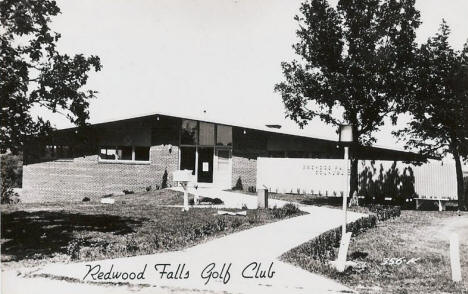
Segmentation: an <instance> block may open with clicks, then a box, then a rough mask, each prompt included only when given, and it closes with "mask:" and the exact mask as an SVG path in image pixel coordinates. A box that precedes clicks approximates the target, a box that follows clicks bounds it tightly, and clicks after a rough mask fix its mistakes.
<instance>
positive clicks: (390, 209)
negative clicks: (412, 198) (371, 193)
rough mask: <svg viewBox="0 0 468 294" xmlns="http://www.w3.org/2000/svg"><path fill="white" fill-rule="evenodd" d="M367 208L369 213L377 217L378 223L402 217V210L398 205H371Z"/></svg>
mask: <svg viewBox="0 0 468 294" xmlns="http://www.w3.org/2000/svg"><path fill="white" fill-rule="evenodd" d="M367 207H368V208H369V211H370V212H371V213H372V214H374V215H375V216H376V217H377V220H378V221H385V220H388V219H390V218H395V217H399V216H400V215H401V208H400V206H396V205H380V204H371V205H368V206H367Z"/></svg>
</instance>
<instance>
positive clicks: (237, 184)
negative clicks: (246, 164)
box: [232, 177, 244, 190]
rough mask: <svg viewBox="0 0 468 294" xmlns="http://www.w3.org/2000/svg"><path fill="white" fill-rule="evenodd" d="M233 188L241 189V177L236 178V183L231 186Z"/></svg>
mask: <svg viewBox="0 0 468 294" xmlns="http://www.w3.org/2000/svg"><path fill="white" fill-rule="evenodd" d="M232 189H233V190H243V189H244V187H243V186H242V180H241V177H239V178H238V179H237V182H236V185H235V186H234V187H233V188H232Z"/></svg>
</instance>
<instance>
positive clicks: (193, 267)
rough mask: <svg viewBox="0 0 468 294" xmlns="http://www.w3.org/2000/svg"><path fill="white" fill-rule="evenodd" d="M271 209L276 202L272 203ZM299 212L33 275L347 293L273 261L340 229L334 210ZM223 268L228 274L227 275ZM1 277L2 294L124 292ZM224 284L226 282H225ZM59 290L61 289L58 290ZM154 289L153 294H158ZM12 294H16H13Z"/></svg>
mask: <svg viewBox="0 0 468 294" xmlns="http://www.w3.org/2000/svg"><path fill="white" fill-rule="evenodd" d="M207 191H208V192H207V193H204V194H201V193H200V195H201V196H207V197H212V196H214V195H215V193H216V197H218V198H221V199H222V200H223V201H225V204H226V202H227V201H232V203H242V204H244V203H245V204H247V205H248V206H250V205H253V201H255V205H256V198H255V197H252V196H248V195H242V194H239V193H233V192H226V191H218V192H216V191H214V190H211V189H208V190H207ZM230 194H236V195H230ZM234 196H236V197H239V199H234V200H228V198H226V197H234ZM273 203H276V202H275V201H272V204H273ZM279 204H284V203H281V202H278V203H276V205H278V206H279ZM273 205H274V204H273ZM301 209H302V210H304V211H307V212H309V214H307V215H304V216H299V217H294V218H291V219H287V220H284V221H278V222H275V223H271V224H267V225H263V226H259V227H255V228H252V229H249V230H245V231H241V232H238V233H234V234H231V235H227V236H225V237H221V238H218V239H215V240H212V241H209V242H206V243H203V244H199V245H197V246H194V247H191V248H187V249H185V250H182V251H176V252H167V253H160V254H153V255H146V256H135V257H127V258H119V259H111V260H102V261H95V262H81V263H75V264H65V265H64V264H52V265H48V266H46V267H44V268H42V269H39V270H38V271H37V272H35V274H41V275H47V276H55V277H66V278H69V279H75V280H76V281H83V278H84V277H85V276H86V274H87V272H88V271H89V269H90V268H91V267H92V266H95V265H99V266H100V268H101V271H102V272H109V270H110V268H111V267H112V269H113V271H126V272H132V271H135V272H141V271H142V269H143V268H144V267H145V265H146V271H145V274H144V280H123V279H114V280H112V282H129V283H130V285H138V284H140V285H144V287H137V288H135V287H132V288H129V289H128V290H129V291H130V290H131V291H132V292H135V291H136V292H140V293H146V291H150V290H148V289H152V290H151V291H152V292H151V293H167V292H165V291H167V290H168V289H171V291H172V292H171V293H191V292H202V293H203V291H214V292H215V293H222V292H224V293H226V292H227V293H343V292H352V291H351V290H350V289H348V288H347V287H345V286H343V285H341V284H339V283H337V282H335V281H332V280H329V279H327V278H324V277H322V276H319V275H316V274H313V273H310V272H307V271H304V270H302V269H300V268H298V267H295V266H292V265H289V264H286V263H283V262H280V261H279V260H278V257H279V256H280V255H281V254H282V253H284V252H286V251H288V250H289V249H291V248H294V247H296V246H298V245H300V244H302V243H304V242H306V241H308V240H310V239H312V238H314V237H315V236H317V235H319V234H320V233H323V232H325V231H327V230H329V229H331V228H334V227H338V226H339V225H340V224H341V221H342V213H341V211H339V210H335V209H329V208H323V207H312V206H301ZM362 216H363V215H361V214H357V213H349V218H348V221H350V222H351V221H354V220H356V219H358V218H360V217H362ZM156 264H170V265H167V266H166V271H167V272H169V271H173V272H176V269H177V267H178V265H179V264H180V266H179V269H180V268H181V266H182V265H184V264H185V267H184V270H185V271H177V273H176V276H177V275H178V277H182V276H185V275H186V272H187V271H188V272H189V274H188V275H189V278H187V279H183V278H180V279H174V278H173V279H169V278H168V274H166V275H165V277H164V276H163V277H161V271H162V269H163V266H162V265H160V266H158V267H157V268H155V265H156ZM223 265H224V270H223ZM229 266H230V267H229ZM228 267H229V270H228V271H226V269H227V268H228ZM181 272H182V273H181ZM273 272H274V273H273ZM23 273H24V272H23ZM92 273H94V271H93V272H92ZM2 275H4V277H5V276H6V277H8V278H7V282H6V283H4V284H3V287H6V289H7V290H8V291H4V292H3V293H25V291H27V289H25V288H24V287H27V285H28V283H29V285H31V286H32V284H31V283H32V281H35V280H37V281H38V283H39V282H41V283H44V285H45V284H50V285H52V284H56V286H57V287H60V289H61V290H60V292H63V293H72V291H68V288H70V289H71V288H73V289H75V288H81V287H85V288H86V292H87V293H105V292H106V291H109V292H112V293H120V291H122V289H123V288H122V287H120V288H119V290H118V291H117V292H116V291H115V288H116V287H115V286H112V287H109V286H106V287H100V286H96V285H94V284H93V285H90V284H82V283H80V284H77V283H68V282H63V281H53V282H51V280H49V279H43V278H42V279H38V278H33V279H24V278H21V277H16V276H14V274H13V273H11V272H10V273H7V272H5V273H2ZM96 276H97V275H95V277H96ZM243 276H244V277H243ZM208 278H210V279H208ZM226 279H228V281H227V282H226ZM26 280H27V281H26ZM84 281H86V282H97V283H99V282H102V281H97V280H96V281H93V279H92V276H90V275H88V276H86V279H84ZM107 282H109V281H107ZM54 287H55V286H54ZM62 287H65V288H63V289H62ZM125 287H128V286H125ZM155 287H156V288H157V289H158V290H157V291H156V290H155ZM166 287H169V288H166ZM16 289H17V290H18V292H15V291H14V290H16ZM38 289H39V288H35V290H36V291H34V293H50V291H42V288H41V291H40V292H39V291H37V290H38ZM49 289H50V287H49ZM19 290H21V291H19ZM64 290H66V291H64ZM83 290H84V288H83ZM52 292H54V291H52ZM148 293H149V292H148Z"/></svg>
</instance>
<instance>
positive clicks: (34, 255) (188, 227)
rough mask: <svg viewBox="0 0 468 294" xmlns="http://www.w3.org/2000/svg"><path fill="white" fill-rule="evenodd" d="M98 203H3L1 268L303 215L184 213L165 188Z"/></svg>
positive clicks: (182, 244)
mask: <svg viewBox="0 0 468 294" xmlns="http://www.w3.org/2000/svg"><path fill="white" fill-rule="evenodd" d="M113 198H115V199H116V203H115V204H112V205H109V204H101V203H99V202H77V203H45V204H18V205H2V206H1V207H0V208H1V210H2V214H1V239H0V243H1V254H2V255H1V258H2V265H3V266H4V267H16V266H36V265H39V264H44V263H50V262H54V261H60V262H68V261H72V260H98V259H105V258H116V257H123V256H134V255H142V254H152V253H157V252H163V251H172V250H178V249H182V248H186V247H189V246H193V245H196V244H199V243H201V242H204V241H206V240H210V239H212V238H216V237H220V236H222V235H225V234H229V233H232V232H236V231H240V230H244V229H247V228H251V227H254V226H259V225H263V224H266V223H270V222H274V221H277V220H279V219H281V218H286V217H292V216H297V215H300V214H302V212H297V211H296V212H295V211H292V210H289V211H288V212H286V213H283V212H279V211H278V210H249V211H248V212H247V216H246V217H244V216H222V215H217V211H216V209H212V208H192V209H190V210H189V211H188V212H182V211H181V209H180V208H178V207H162V206H161V205H180V204H182V196H181V193H179V192H174V191H169V190H159V191H150V192H146V193H138V194H129V195H123V196H118V197H113Z"/></svg>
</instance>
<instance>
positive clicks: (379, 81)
mask: <svg viewBox="0 0 468 294" xmlns="http://www.w3.org/2000/svg"><path fill="white" fill-rule="evenodd" d="M414 2H415V0H400V1H396V0H359V1H357V0H355V1H351V0H340V1H339V2H338V5H337V7H336V9H335V8H332V7H331V6H329V4H328V3H327V1H326V0H311V1H305V2H304V3H302V4H301V6H300V14H299V15H296V16H295V20H296V21H297V22H298V23H299V29H298V30H297V32H296V34H297V37H298V39H299V41H298V43H296V44H295V45H293V49H294V50H295V53H296V54H297V55H298V56H299V57H300V60H299V61H297V60H293V61H291V62H283V63H282V64H281V65H282V69H283V75H284V77H285V81H283V82H281V83H279V84H277V85H276V86H275V90H276V91H278V92H280V93H281V96H282V99H283V103H284V105H285V107H286V116H287V117H289V118H291V119H293V120H294V121H295V122H297V123H298V124H299V126H300V127H303V126H304V125H306V124H307V123H308V122H309V121H310V120H311V119H313V118H315V117H317V118H320V119H321V120H322V121H324V122H326V123H328V124H332V125H335V126H338V125H340V124H348V123H349V124H352V125H353V133H354V142H353V144H352V145H351V152H350V157H351V160H352V161H351V179H350V181H351V182H350V186H351V189H350V195H352V193H353V192H354V191H357V185H358V177H357V169H358V165H357V159H358V158H357V157H358V154H357V150H358V145H360V144H362V145H369V144H371V143H373V142H375V141H376V140H375V138H374V137H373V133H374V132H375V131H377V130H378V129H379V127H381V126H382V125H383V124H384V118H385V117H386V116H390V117H391V118H392V122H393V123H396V119H397V116H396V114H395V113H394V110H395V109H396V105H398V101H399V100H400V99H403V98H404V97H405V96H406V95H407V93H408V91H409V89H408V87H407V83H406V81H407V80H408V79H409V78H410V76H411V74H412V71H411V67H412V64H411V60H412V56H413V54H414V49H415V47H416V46H415V43H414V39H415V29H416V28H417V27H418V26H419V24H420V21H419V12H418V11H417V10H416V9H415V8H414Z"/></svg>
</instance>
